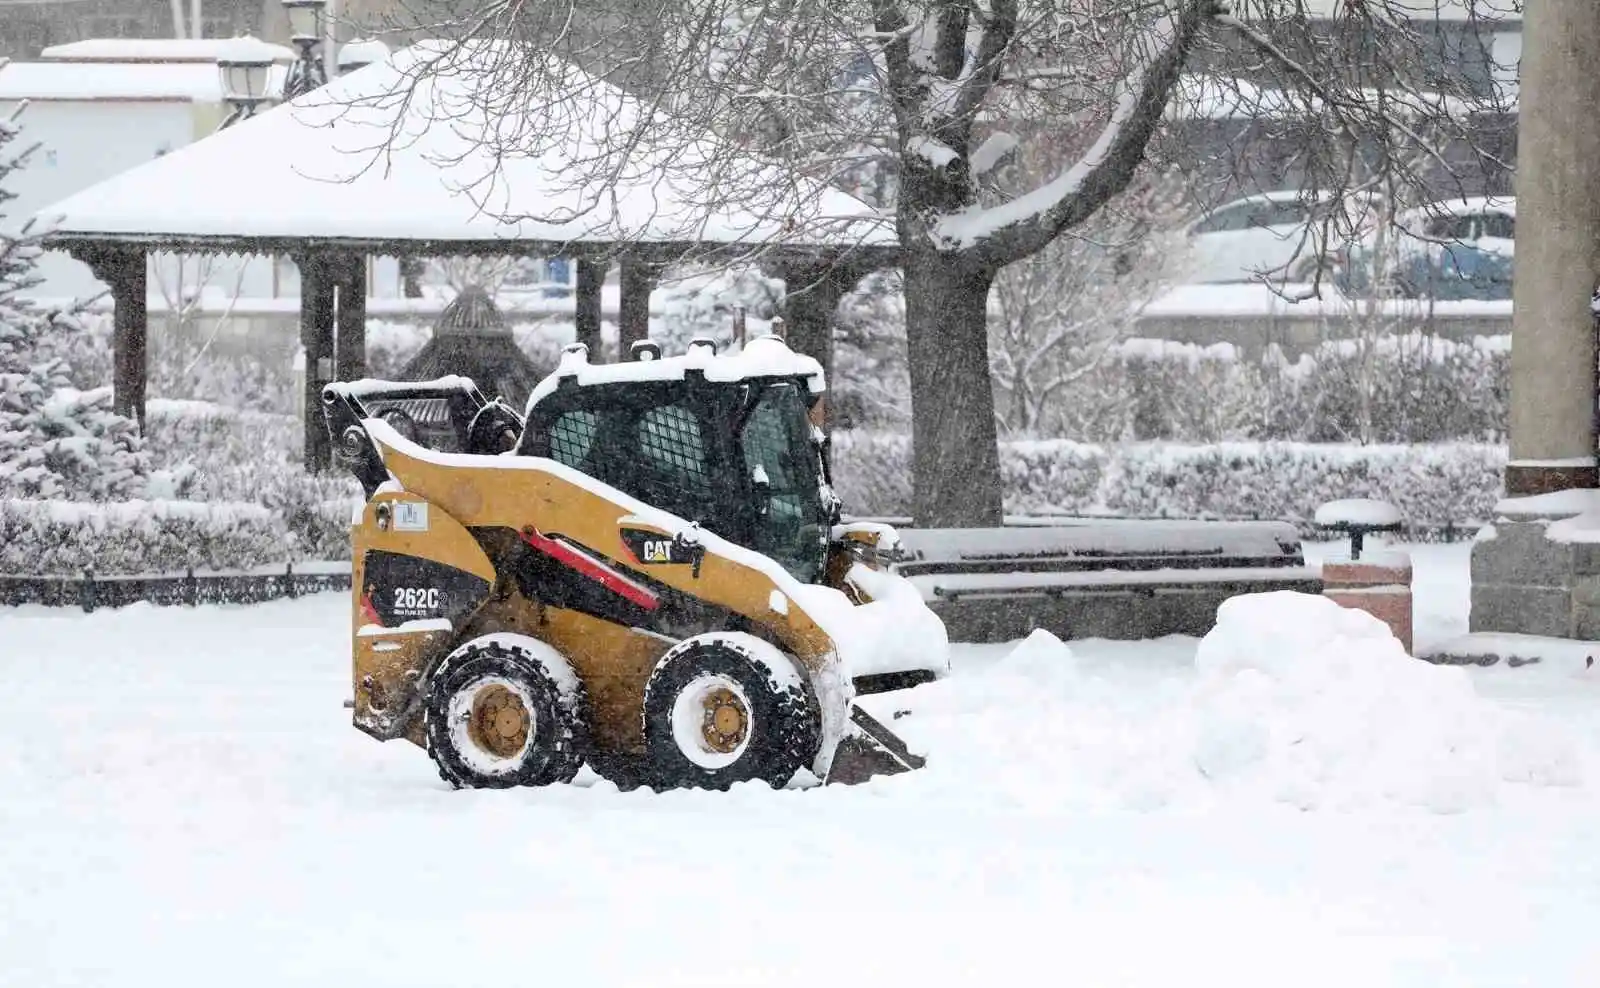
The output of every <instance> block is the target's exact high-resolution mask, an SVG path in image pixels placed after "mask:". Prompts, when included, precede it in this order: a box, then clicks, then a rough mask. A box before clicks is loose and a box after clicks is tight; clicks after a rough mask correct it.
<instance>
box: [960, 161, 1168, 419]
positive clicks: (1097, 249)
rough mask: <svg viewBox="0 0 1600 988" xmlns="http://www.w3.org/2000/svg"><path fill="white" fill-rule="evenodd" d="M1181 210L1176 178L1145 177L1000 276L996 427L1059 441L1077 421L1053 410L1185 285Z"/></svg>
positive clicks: (994, 363) (994, 352) (994, 328)
mask: <svg viewBox="0 0 1600 988" xmlns="http://www.w3.org/2000/svg"><path fill="white" fill-rule="evenodd" d="M1039 143H1040V144H1045V143H1047V142H1044V141H1041V142H1039ZM1029 146H1030V147H1032V146H1034V145H1033V142H1030V145H1029ZM1019 167H1025V166H1022V165H1019ZM1183 208H1184V197H1183V190H1182V188H1181V186H1180V185H1179V184H1178V182H1177V180H1176V179H1175V177H1174V176H1171V175H1148V176H1145V177H1144V178H1142V179H1140V180H1136V182H1135V185H1134V187H1133V188H1131V189H1129V190H1128V191H1127V192H1125V193H1123V195H1121V196H1119V197H1118V198H1117V199H1115V200H1113V201H1112V202H1110V203H1108V204H1107V205H1106V207H1105V208H1103V209H1102V210H1100V212H1099V213H1097V214H1096V215H1095V216H1094V217H1093V218H1092V219H1090V220H1089V221H1088V222H1086V223H1085V224H1084V225H1083V226H1081V227H1079V228H1077V229H1075V230H1072V231H1069V232H1068V233H1067V234H1065V235H1063V236H1061V237H1060V238H1058V239H1057V240H1055V241H1054V242H1053V243H1051V244H1050V245H1048V246H1047V247H1045V249H1044V250H1042V251H1040V252H1039V253H1037V254H1034V255H1032V256H1031V257H1028V258H1025V259H1023V260H1021V261H1018V262H1017V263H1016V264H1012V265H1010V266H1008V267H1007V268H1005V269H1004V270H1003V271H1001V273H1000V275H999V276H998V277H997V278H996V280H995V288H994V292H993V294H992V296H991V302H992V306H991V308H992V310H993V311H992V313H991V316H990V320H989V363H990V368H991V373H992V376H993V378H994V383H995V388H996V389H997V390H998V392H999V394H998V396H997V399H998V400H997V402H996V408H995V416H996V421H997V422H998V423H999V424H1000V427H1001V429H1002V430H1004V431H1005V432H1006V433H1008V434H1013V435H1032V434H1061V426H1062V425H1063V424H1064V422H1065V421H1067V420H1072V421H1077V422H1082V416H1079V415H1071V416H1065V417H1064V416H1063V415H1062V414H1061V412H1062V410H1061V409H1059V408H1058V407H1057V406H1058V405H1059V403H1060V401H1061V399H1062V397H1063V395H1064V394H1066V393H1067V392H1068V391H1069V390H1070V389H1071V388H1072V386H1073V385H1074V384H1076V383H1077V382H1078V381H1080V380H1082V379H1083V378H1085V377H1086V376H1088V375H1090V374H1093V373H1094V372H1095V371H1097V370H1098V369H1099V368H1100V367H1101V366H1102V365H1103V364H1104V363H1105V362H1106V360H1107V358H1108V357H1115V355H1116V345H1117V344H1118V343H1119V342H1121V341H1122V340H1124V339H1125V338H1126V337H1127V335H1128V333H1129V331H1130V330H1131V329H1132V327H1133V324H1134V322H1135V321H1136V319H1137V317H1138V314H1139V311H1140V310H1141V309H1143V307H1144V306H1145V305H1148V304H1149V303H1150V302H1151V301H1153V300H1154V299H1155V298H1156V297H1157V296H1158V295H1160V294H1161V292H1163V291H1164V290H1166V289H1167V288H1169V287H1170V286H1171V285H1172V284H1174V283H1176V282H1177V281H1179V280H1181V277H1182V272H1183V270H1184V267H1185V264H1186V261H1187V259H1188V251H1187V244H1186V243H1184V241H1183V238H1182V236H1181V235H1180V234H1179V233H1178V232H1177V226H1178V221H1179V219H1180V218H1181V215H1182V210H1183ZM1074 438H1080V437H1074Z"/></svg>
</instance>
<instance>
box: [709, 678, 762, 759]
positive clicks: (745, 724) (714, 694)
mask: <svg viewBox="0 0 1600 988" xmlns="http://www.w3.org/2000/svg"><path fill="white" fill-rule="evenodd" d="M703 707H704V716H703V718H702V720H701V726H700V735H701V738H702V739H703V740H704V741H705V744H706V748H707V749H708V750H710V751H714V752H716V753H717V754H719V755H727V754H731V753H732V752H734V751H737V750H738V748H739V745H740V744H742V743H743V742H744V738H745V735H746V734H747V733H748V732H749V730H750V712H749V711H748V710H746V709H745V706H744V703H743V701H741V700H740V699H739V697H738V696H737V695H735V694H734V692H733V691H732V690H730V689H727V688H726V687H718V688H717V689H714V690H710V691H709V692H707V693H706V696H705V700H704V703H703Z"/></svg>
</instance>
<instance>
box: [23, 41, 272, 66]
mask: <svg viewBox="0 0 1600 988" xmlns="http://www.w3.org/2000/svg"><path fill="white" fill-rule="evenodd" d="M233 40H234V39H233V38H92V39H89V40H87V41H73V42H69V43H68V44H64V45H51V46H50V47H49V48H46V49H45V50H44V51H42V52H40V53H39V57H40V58H42V59H44V60H46V61H66V62H202V63H206V64H209V65H213V66H214V65H216V64H217V59H218V58H220V57H221V56H222V54H223V52H224V50H225V49H226V48H227V46H228V45H229V44H230V43H231V42H233ZM261 44H266V42H261ZM269 47H271V49H272V55H273V58H275V59H276V60H277V61H280V62H283V63H285V64H288V63H289V62H292V61H294V60H295V53H294V49H292V48H288V47H286V46H284V45H270V46H269Z"/></svg>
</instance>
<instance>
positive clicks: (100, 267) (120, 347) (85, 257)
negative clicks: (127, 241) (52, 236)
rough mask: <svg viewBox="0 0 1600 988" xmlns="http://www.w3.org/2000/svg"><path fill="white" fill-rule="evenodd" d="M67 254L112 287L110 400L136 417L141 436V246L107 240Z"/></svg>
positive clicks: (145, 325) (145, 326) (144, 286)
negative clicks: (118, 243)
mask: <svg viewBox="0 0 1600 988" xmlns="http://www.w3.org/2000/svg"><path fill="white" fill-rule="evenodd" d="M72 255H73V256H74V257H76V258H77V259H78V260H80V261H82V262H83V263H84V264H87V265H88V266H89V268H90V270H92V271H93V272H94V276H95V277H96V278H99V279H100V280H101V281H103V282H105V283H106V284H107V285H109V286H110V288H111V304H112V316H111V325H112V343H111V351H112V357H111V361H112V363H111V367H112V370H111V404H112V408H113V409H114V410H115V411H116V413H117V414H118V415H125V416H127V417H129V418H132V419H136V420H137V421H138V423H139V434H140V435H143V434H144V426H145V407H144V406H145V385H146V378H147V376H148V361H147V358H146V352H147V349H146V344H147V340H148V337H149V322H150V320H149V311H148V306H147V294H148V292H149V287H148V272H147V270H146V265H147V263H148V258H147V255H146V254H145V251H144V248H142V247H133V246H126V245H119V246H115V247H113V246H110V245H107V244H97V245H95V246H93V247H87V248H79V249H74V250H73V251H72Z"/></svg>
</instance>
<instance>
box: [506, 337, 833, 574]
mask: <svg viewBox="0 0 1600 988" xmlns="http://www.w3.org/2000/svg"><path fill="white" fill-rule="evenodd" d="M632 356H633V357H634V359H633V360H631V361H628V362H625V363H621V364H600V365H591V364H589V363H588V360H587V354H586V352H585V351H583V350H581V349H579V347H578V346H577V345H574V346H573V347H570V348H569V349H568V352H567V353H566V354H565V355H564V357H563V361H562V364H561V366H560V367H559V368H557V370H556V372H555V373H554V374H552V375H551V376H550V377H549V378H546V380H545V381H544V382H543V383H541V384H540V385H539V387H537V388H536V389H535V390H534V392H533V394H532V396H530V398H529V401H528V408H527V414H526V421H525V424H524V427H523V431H522V436H521V438H520V440H519V441H518V443H517V446H516V453H517V454H519V455H526V456H542V457H548V458H549V459H552V460H555V461H556V462H558V463H561V464H563V465H565V466H568V467H571V468H572V469H574V470H578V471H580V472H582V473H584V474H587V475H588V476H591V477H593V478H595V479H596V480H599V481H601V482H603V483H606V484H609V485H610V486H612V487H615V488H617V489H618V490H621V491H623V492H624V493H626V494H629V495H631V496H632V497H635V498H638V499H639V500H640V501H643V502H644V503H646V504H649V505H651V506H653V507H657V508H660V509H662V510H665V511H670V512H671V513H673V514H675V515H678V516H679V517H682V518H684V519H686V520H688V521H691V522H696V523H698V524H700V525H701V526H703V527H704V528H705V529H706V530H708V531H710V532H713V533H715V534H717V535H719V536H721V537H723V538H726V539H728V540H729V541H731V542H734V543H735V544H738V545H743V546H747V547H749V548H751V549H754V550H756V551H757V552H761V553H763V554H765V555H767V556H770V557H772V558H773V559H775V560H776V561H777V562H778V563H780V564H781V565H782V566H783V567H784V568H785V569H786V570H788V571H789V573H790V574H791V575H792V576H794V577H795V578H796V579H798V580H801V581H802V582H805V583H815V582H819V581H821V579H822V578H823V570H824V567H825V564H826V559H827V551H828V540H829V532H830V531H831V529H832V526H833V524H834V523H835V522H836V521H837V520H838V516H839V505H838V502H837V500H836V499H835V498H834V497H833V494H832V492H831V490H829V488H828V481H827V476H826V473H825V466H824V457H823V455H822V449H821V444H820V443H821V439H820V437H821V433H820V431H819V430H817V429H816V428H815V427H814V425H813V422H812V418H811V414H812V412H813V410H814V409H818V410H819V406H818V402H819V401H820V394H821V384H822V382H821V368H820V366H818V365H817V364H816V362H815V361H812V360H810V359H809V358H805V357H800V356H797V355H795V354H794V353H793V352H792V351H790V350H789V349H788V347H787V346H786V345H785V344H784V343H783V342H782V340H780V339H777V338H776V337H761V338H758V339H757V340H754V341H752V342H751V344H750V345H749V346H747V347H746V348H745V350H744V351H743V352H741V353H738V354H733V355H728V356H716V354H715V346H714V345H713V344H711V343H710V342H709V341H696V342H695V343H694V344H691V346H690V349H689V352H688V353H686V354H684V355H683V356H681V357H675V358H668V359H662V358H661V357H660V349H659V347H657V346H656V345H655V344H653V343H644V344H642V345H639V344H636V345H635V348H634V352H633V354H632Z"/></svg>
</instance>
